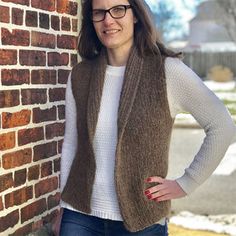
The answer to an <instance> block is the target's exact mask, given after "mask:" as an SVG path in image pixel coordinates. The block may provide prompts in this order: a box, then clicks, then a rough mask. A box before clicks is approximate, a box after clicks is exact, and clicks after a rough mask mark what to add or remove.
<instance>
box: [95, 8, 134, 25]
mask: <svg viewBox="0 0 236 236" xmlns="http://www.w3.org/2000/svg"><path fill="white" fill-rule="evenodd" d="M117 7H124V9H125V11H124V15H123V16H119V17H114V16H113V15H112V13H111V10H112V9H114V8H117ZM131 8H132V6H131V5H117V6H114V7H111V8H109V9H107V10H105V9H94V10H92V13H91V20H92V21H93V22H101V21H104V20H105V18H106V14H107V12H108V13H109V14H110V16H111V17H112V18H113V19H121V18H123V17H125V15H126V12H127V10H128V9H131ZM93 11H102V12H103V19H102V20H93Z"/></svg>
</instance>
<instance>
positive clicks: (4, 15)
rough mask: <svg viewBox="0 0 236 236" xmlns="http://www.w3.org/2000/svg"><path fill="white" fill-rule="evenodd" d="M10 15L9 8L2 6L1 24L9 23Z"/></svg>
mask: <svg viewBox="0 0 236 236" xmlns="http://www.w3.org/2000/svg"><path fill="white" fill-rule="evenodd" d="M9 21H10V13H9V7H5V6H0V22H4V23H9Z"/></svg>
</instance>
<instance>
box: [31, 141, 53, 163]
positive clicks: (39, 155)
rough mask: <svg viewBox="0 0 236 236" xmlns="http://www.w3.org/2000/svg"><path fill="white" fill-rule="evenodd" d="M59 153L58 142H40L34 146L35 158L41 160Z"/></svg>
mask: <svg viewBox="0 0 236 236" xmlns="http://www.w3.org/2000/svg"><path fill="white" fill-rule="evenodd" d="M56 154H57V142H56V141H53V142H50V143H45V144H40V145H37V146H35V147H34V154H33V159H34V161H39V160H42V159H46V158H49V157H53V156H55V155H56Z"/></svg>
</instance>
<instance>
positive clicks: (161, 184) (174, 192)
mask: <svg viewBox="0 0 236 236" xmlns="http://www.w3.org/2000/svg"><path fill="white" fill-rule="evenodd" d="M145 181H146V182H147V183H158V184H157V185H155V186H153V187H150V188H148V189H146V190H145V192H144V194H145V195H146V196H147V198H148V199H150V200H154V201H156V202H161V201H166V200H171V199H175V198H181V197H184V196H186V193H185V192H184V190H183V189H182V188H181V187H180V186H179V184H178V183H177V182H176V181H175V180H168V179H163V178H161V177H158V176H153V177H149V178H147V179H146V180H145Z"/></svg>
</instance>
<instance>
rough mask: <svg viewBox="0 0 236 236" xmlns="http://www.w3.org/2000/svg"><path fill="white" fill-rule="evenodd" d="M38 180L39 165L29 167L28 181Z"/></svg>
mask: <svg viewBox="0 0 236 236" xmlns="http://www.w3.org/2000/svg"><path fill="white" fill-rule="evenodd" d="M37 179H39V165H35V166H31V167H30V168H29V170H28V181H31V180H37Z"/></svg>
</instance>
